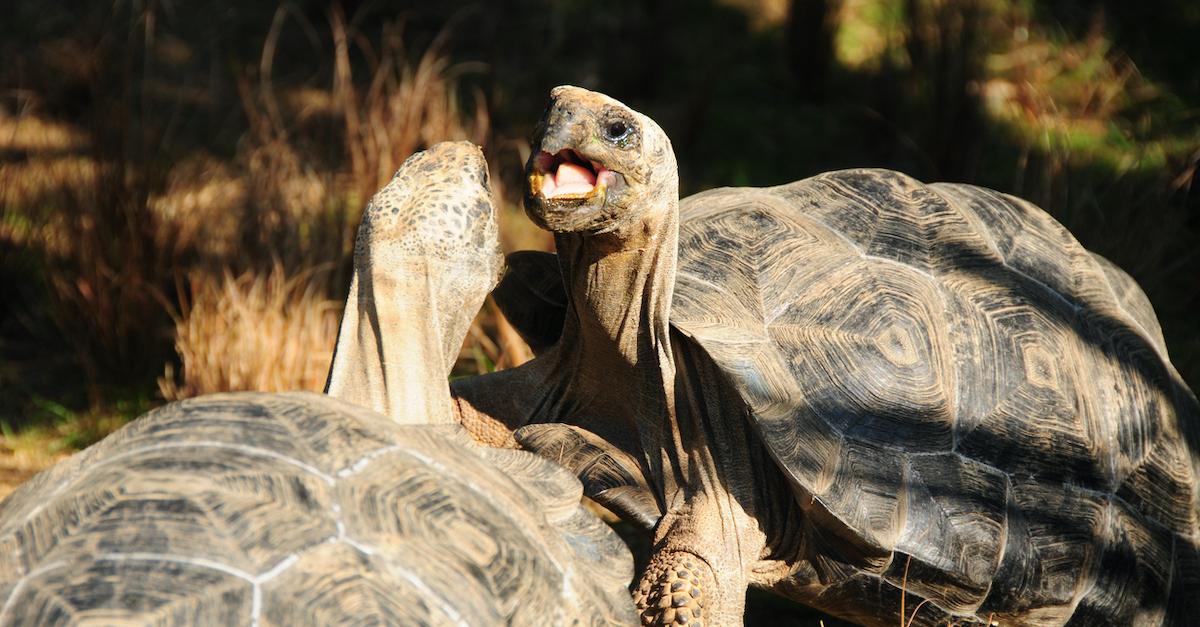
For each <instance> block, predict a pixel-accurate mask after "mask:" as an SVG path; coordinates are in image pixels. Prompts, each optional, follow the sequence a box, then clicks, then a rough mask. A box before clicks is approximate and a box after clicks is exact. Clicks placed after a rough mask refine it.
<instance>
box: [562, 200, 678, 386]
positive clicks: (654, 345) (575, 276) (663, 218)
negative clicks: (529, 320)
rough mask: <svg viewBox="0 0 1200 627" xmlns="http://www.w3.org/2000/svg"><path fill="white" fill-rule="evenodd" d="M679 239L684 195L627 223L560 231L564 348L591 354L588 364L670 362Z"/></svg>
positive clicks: (637, 366) (628, 368)
mask: <svg viewBox="0 0 1200 627" xmlns="http://www.w3.org/2000/svg"><path fill="white" fill-rule="evenodd" d="M678 240H679V217H678V201H677V200H672V201H671V202H670V203H669V205H668V206H666V207H661V208H656V210H655V211H653V212H651V215H649V216H647V217H646V218H644V219H642V220H640V221H638V222H637V223H635V224H633V225H631V226H630V227H629V228H628V229H625V230H624V231H617V232H610V233H601V234H596V235H586V234H578V233H563V234H558V235H556V236H555V243H556V245H557V248H558V255H559V262H560V264H561V268H562V272H563V282H564V285H565V287H566V292H567V298H568V301H569V307H568V314H567V317H566V320H565V321H564V326H563V333H562V337H561V339H560V341H559V351H560V352H563V353H566V352H575V353H582V354H585V355H587V358H588V360H587V363H583V364H580V365H581V366H583V367H584V368H589V366H590V364H592V363H595V364H596V365H599V366H603V367H604V368H605V369H608V368H610V367H618V366H619V367H620V370H621V372H640V371H643V370H647V369H652V370H655V371H657V370H659V366H661V365H664V364H669V363H670V360H671V350H670V339H669V318H670V313H671V298H672V294H673V292H674V286H675V258H676V252H677V248H678ZM600 374H601V376H602V377H611V376H613V375H614V374H616V373H613V372H606V373H600ZM646 374H649V373H648V372H647V373H646ZM660 374H665V373H660ZM606 387H608V388H609V389H611V387H610V386H606Z"/></svg>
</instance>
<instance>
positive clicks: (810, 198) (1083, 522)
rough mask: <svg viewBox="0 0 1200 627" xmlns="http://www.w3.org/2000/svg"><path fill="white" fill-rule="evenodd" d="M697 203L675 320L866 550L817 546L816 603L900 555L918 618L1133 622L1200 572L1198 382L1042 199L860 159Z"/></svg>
mask: <svg viewBox="0 0 1200 627" xmlns="http://www.w3.org/2000/svg"><path fill="white" fill-rule="evenodd" d="M739 216H741V217H739ZM680 218H681V219H680V242H681V247H680V258H679V277H678V280H677V283H676V291H675V305H674V308H673V310H672V318H671V322H672V324H673V325H675V326H676V327H677V328H679V329H680V330H681V331H682V332H683V333H684V334H685V335H686V336H688V337H690V338H692V339H693V340H694V341H696V342H697V343H698V344H699V345H700V346H701V347H703V348H704V350H705V351H706V352H707V353H708V355H709V356H710V357H711V358H712V359H713V360H714V361H716V362H717V364H718V365H719V366H720V367H721V368H722V369H723V370H724V371H725V373H726V374H727V376H728V377H729V379H730V380H731V382H732V383H733V384H734V386H735V387H736V388H737V389H738V390H739V392H740V393H741V395H742V396H743V398H744V399H745V400H746V402H747V403H748V405H749V406H750V410H751V416H752V421H753V423H754V424H755V426H756V427H757V428H758V430H759V433H760V434H761V436H762V438H763V441H764V442H765V443H766V445H767V448H768V450H769V452H770V453H771V455H772V457H773V458H774V459H775V460H776V461H777V462H778V465H779V467H780V469H781V470H782V471H783V472H784V474H785V475H786V476H787V477H788V478H789V479H790V481H792V483H793V487H794V489H795V490H796V493H797V496H798V501H799V502H800V506H801V508H802V509H805V510H806V511H807V512H808V513H809V515H810V517H811V519H812V520H814V521H816V524H818V525H819V526H821V527H822V528H823V533H824V534H826V537H836V538H838V539H839V541H840V544H838V543H835V544H838V546H840V547H841V550H842V552H843V554H842V556H841V559H844V560H845V561H846V562H847V563H849V564H853V568H849V569H846V568H843V567H841V566H837V564H836V562H837V560H833V561H829V560H820V559H818V560H817V563H816V566H815V568H816V569H817V570H818V572H824V575H823V577H822V581H830V582H837V583H831V584H830V585H829V586H828V587H827V588H826V589H825V590H824V592H822V593H821V596H822V599H823V601H820V602H819V604H825V605H827V606H834V605H837V606H840V607H842V608H843V609H844V608H845V605H841V603H842V602H841V601H837V600H836V599H842V598H845V599H852V598H858V599H860V602H861V599H880V598H882V596H886V595H887V594H891V593H888V592H885V591H883V590H882V589H881V588H880V587H879V581H880V580H881V579H882V580H883V581H886V582H887V583H889V584H891V585H892V586H896V587H899V586H900V585H901V581H902V580H903V579H904V572H905V567H906V566H907V567H908V576H907V582H906V585H907V586H908V589H909V590H912V591H916V592H919V593H920V595H919V596H918V597H914V598H915V599H916V602H920V600H921V599H922V598H925V599H929V600H931V601H932V602H933V603H932V604H931V605H927V606H926V610H922V613H925V612H926V611H929V612H930V613H929V614H928V616H929V617H931V618H928V619H923V620H934V618H932V617H937V616H939V615H940V616H943V617H946V616H952V617H953V618H954V619H956V620H958V619H963V618H964V617H965V616H969V615H971V614H972V613H973V614H974V615H975V616H977V617H980V616H982V617H986V616H988V614H989V612H991V611H994V610H1000V609H1004V608H1006V609H1007V611H1008V612H1009V613H1008V614H1006V615H1005V616H1004V617H1003V618H1001V617H1000V616H999V615H997V618H1001V620H1002V622H1003V621H1004V620H1013V621H1017V622H1021V621H1032V622H1038V621H1048V622H1057V621H1061V620H1065V619H1066V618H1067V617H1071V616H1072V615H1073V614H1072V613H1073V612H1078V614H1077V617H1078V618H1080V619H1083V618H1086V617H1088V616H1093V615H1100V614H1098V613H1099V612H1108V614H1107V616H1109V617H1112V616H1121V617H1128V619H1129V620H1130V621H1131V622H1132V623H1138V622H1143V621H1148V622H1156V621H1159V620H1161V619H1162V616H1161V615H1157V614H1154V613H1153V612H1151V613H1150V614H1146V613H1145V611H1148V610H1144V609H1139V607H1142V608H1153V607H1159V608H1161V607H1162V605H1163V603H1162V601H1163V599H1164V596H1165V595H1167V594H1169V593H1170V594H1177V593H1171V592H1170V590H1171V588H1172V586H1173V587H1175V588H1176V589H1178V580H1179V579H1180V578H1182V579H1184V580H1186V581H1188V582H1190V584H1191V585H1195V584H1196V582H1197V579H1196V573H1197V569H1198V567H1197V565H1196V564H1197V547H1198V546H1200V525H1198V521H1197V516H1198V515H1200V514H1197V512H1198V511H1200V496H1198V494H1200V492H1198V488H1197V474H1198V473H1200V468H1197V465H1196V462H1195V459H1196V456H1197V455H1198V454H1200V453H1198V451H1200V435H1198V434H1197V433H1196V431H1197V428H1196V427H1195V426H1194V425H1191V423H1190V422H1189V421H1197V420H1200V410H1198V409H1197V407H1198V406H1197V403H1196V399H1195V397H1194V396H1193V395H1192V394H1191V393H1190V392H1189V391H1188V390H1187V388H1186V386H1185V385H1184V384H1183V383H1182V381H1181V380H1180V379H1179V377H1178V374H1177V373H1175V371H1174V369H1173V368H1172V367H1171V366H1170V364H1169V362H1167V361H1166V352H1165V349H1164V348H1163V345H1162V341H1161V336H1160V332H1159V331H1158V326H1157V323H1156V322H1154V321H1153V310H1152V309H1151V308H1150V307H1149V305H1148V301H1146V300H1145V295H1144V294H1142V293H1141V291H1140V290H1139V289H1137V286H1136V284H1134V283H1133V282H1132V280H1131V279H1129V278H1128V276H1127V275H1125V274H1124V273H1123V272H1120V271H1119V270H1117V269H1115V267H1112V266H1111V264H1107V263H1106V262H1104V261H1103V260H1102V259H1100V258H1098V257H1096V256H1094V255H1092V254H1091V253H1089V252H1088V251H1087V250H1086V249H1084V248H1083V246H1081V245H1080V244H1079V243H1078V242H1077V241H1075V240H1074V238H1073V237H1072V236H1071V235H1070V233H1069V232H1068V231H1067V230H1066V229H1065V228H1064V227H1062V225H1060V224H1058V223H1057V222H1055V221H1054V220H1053V219H1052V218H1051V217H1050V216H1048V215H1047V214H1046V213H1045V212H1043V211H1041V210H1040V209H1038V208H1037V207H1034V206H1033V205H1031V204H1029V203H1027V202H1025V201H1022V200H1019V199H1016V198H1013V197H1011V196H1006V195H1003V194H1000V193H997V192H993V191H990V190H984V189H981V188H974V187H970V186H965V185H948V184H937V185H924V184H921V183H919V182H917V181H915V180H913V179H911V178H909V177H906V176H904V175H901V174H898V173H893V172H887V171H879V170H851V171H844V172H834V173H829V174H823V175H819V176H816V177H813V178H811V179H806V180H803V181H798V182H796V183H792V184H789V185H784V186H780V187H776V188H769V189H761V190H741V189H738V190H732V189H730V190H716V191H714V192H708V193H703V194H699V195H696V196H692V197H690V198H687V199H684V200H683V201H682V202H681V205H680ZM1000 547H1003V554H999V553H1000ZM1114 567H1116V568H1124V569H1125V571H1124V572H1126V573H1128V572H1135V573H1136V576H1125V575H1120V576H1116V575H1112V574H1111V573H1109V572H1108V571H1105V570H1104V569H1105V568H1114ZM871 582H874V583H871ZM1128 586H1136V587H1137V590H1136V591H1133V592H1131V591H1130V590H1129V589H1128ZM856 595H861V596H857V597H856ZM1136 599H1143V601H1142V602H1141V605H1140V606H1136V604H1135V603H1134V600H1136ZM826 601H827V602H828V603H826ZM848 602H849V601H847V603H848ZM872 602H874V601H872ZM1172 602H1173V603H1176V604H1180V603H1184V602H1183V601H1178V600H1174V601H1172ZM881 605H886V603H882V604H881ZM934 606H936V608H935V607H934ZM871 620H874V619H871Z"/></svg>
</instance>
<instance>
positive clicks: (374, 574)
mask: <svg viewBox="0 0 1200 627" xmlns="http://www.w3.org/2000/svg"><path fill="white" fill-rule="evenodd" d="M80 457H81V458H84V459H83V460H84V461H85V462H86V463H83V464H80V463H71V462H72V461H74V458H73V459H72V460H68V461H67V462H65V463H64V465H63V466H62V467H61V468H60V467H56V468H55V469H52V470H51V471H49V472H48V473H46V475H47V478H46V479H43V480H41V481H38V482H34V483H32V484H31V485H30V486H26V487H24V488H22V489H21V490H18V492H16V493H15V494H14V495H13V497H12V498H11V499H9V500H8V501H5V502H4V503H3V504H0V511H2V512H3V513H2V517H0V549H3V553H2V554H0V591H3V592H4V593H5V594H4V596H3V597H0V624H9V623H14V622H16V623H26V622H34V623H36V624H62V623H70V622H76V621H87V620H101V621H105V620H124V619H129V620H152V621H159V622H164V623H167V624H197V623H200V624H249V623H252V622H255V623H263V624H280V625H283V624H298V623H310V622H313V621H314V620H315V621H317V622H322V623H337V622H343V621H344V620H346V618H347V617H350V616H354V617H357V618H361V619H362V620H369V621H377V622H380V623H386V624H412V623H420V624H528V625H534V624H538V625H540V624H561V623H565V622H569V621H571V620H574V619H575V618H577V617H580V616H583V617H585V620H592V621H595V622H597V623H601V622H605V621H609V622H631V621H632V620H634V617H633V608H632V606H631V605H630V602H629V598H628V593H627V591H626V589H625V585H626V584H627V582H628V580H629V578H630V577H631V575H632V563H631V560H630V558H629V554H628V552H627V551H626V550H624V548H623V546H621V545H620V540H619V539H618V538H616V537H615V536H614V535H613V534H612V533H611V531H609V530H608V529H607V528H606V527H604V526H603V525H602V524H601V523H599V522H598V521H595V520H594V518H591V522H592V524H591V525H590V526H589V524H588V523H587V522H581V521H580V520H578V519H579V518H581V517H582V518H590V517H588V516H587V514H586V512H585V511H583V509H582V507H581V506H580V505H579V501H578V494H579V493H580V491H581V488H580V486H579V484H578V482H577V481H576V480H575V479H574V477H573V476H571V475H569V474H567V473H565V471H563V470H561V469H558V468H553V467H552V466H550V464H549V462H545V461H544V460H541V459H539V458H537V457H536V456H534V455H533V454H531V453H526V452H523V451H506V452H504V454H503V455H501V456H500V457H497V454H493V453H490V452H488V451H485V450H483V449H480V448H477V447H476V446H475V445H474V444H473V443H471V442H470V440H469V438H467V437H466V436H465V435H464V434H462V433H458V432H456V431H454V430H453V428H443V427H431V426H400V425H397V424H394V423H391V422H390V421H388V420H387V419H386V418H384V417H383V416H381V415H378V414H375V413H373V412H370V411H367V410H364V409H361V408H358V407H355V406H352V405H348V404H346V403H342V402H340V401H336V400H334V399H331V398H329V397H326V396H323V395H316V394H306V393H293V394H277V395H263V394H229V395H215V396H210V397H202V398H199V399H194V400H191V401H185V402H182V403H176V404H173V405H169V406H166V407H163V408H160V409H158V410H156V411H154V412H151V413H150V414H149V415H147V416H145V417H143V418H141V419H139V420H138V421H135V422H133V423H131V424H130V425H128V426H127V427H126V428H124V429H122V430H120V431H118V432H117V433H115V434H113V435H112V436H110V437H109V438H107V439H105V440H104V441H102V442H100V443H99V444H97V445H96V446H94V447H93V448H91V449H88V451H85V452H84V453H83V454H81V455H80ZM501 458H502V459H504V460H505V461H506V465H505V466H504V467H503V472H501V471H499V470H498V468H497V467H496V466H494V465H493V464H492V463H491V461H489V460H491V459H501ZM523 460H524V461H523ZM547 468H553V470H552V472H550V473H549V474H547V473H546V472H544V471H545V470H546V469H547ZM526 478H528V479H529V480H530V483H531V484H533V485H544V486H547V487H551V488H552V489H550V490H548V491H547V492H546V493H545V494H534V493H532V492H531V490H532V488H526V487H524V486H523V481H524V480H525V479H526ZM564 482H565V484H566V485H559V484H560V483H564ZM562 497H566V498H568V499H569V502H567V503H564V502H561V501H560V500H559V499H560V498H562ZM541 503H546V504H547V507H546V509H548V510H550V511H551V512H553V515H552V516H547V515H545V514H543V513H542V511H541V505H540V504H541ZM581 549H584V550H581ZM585 608H586V609H585Z"/></svg>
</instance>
